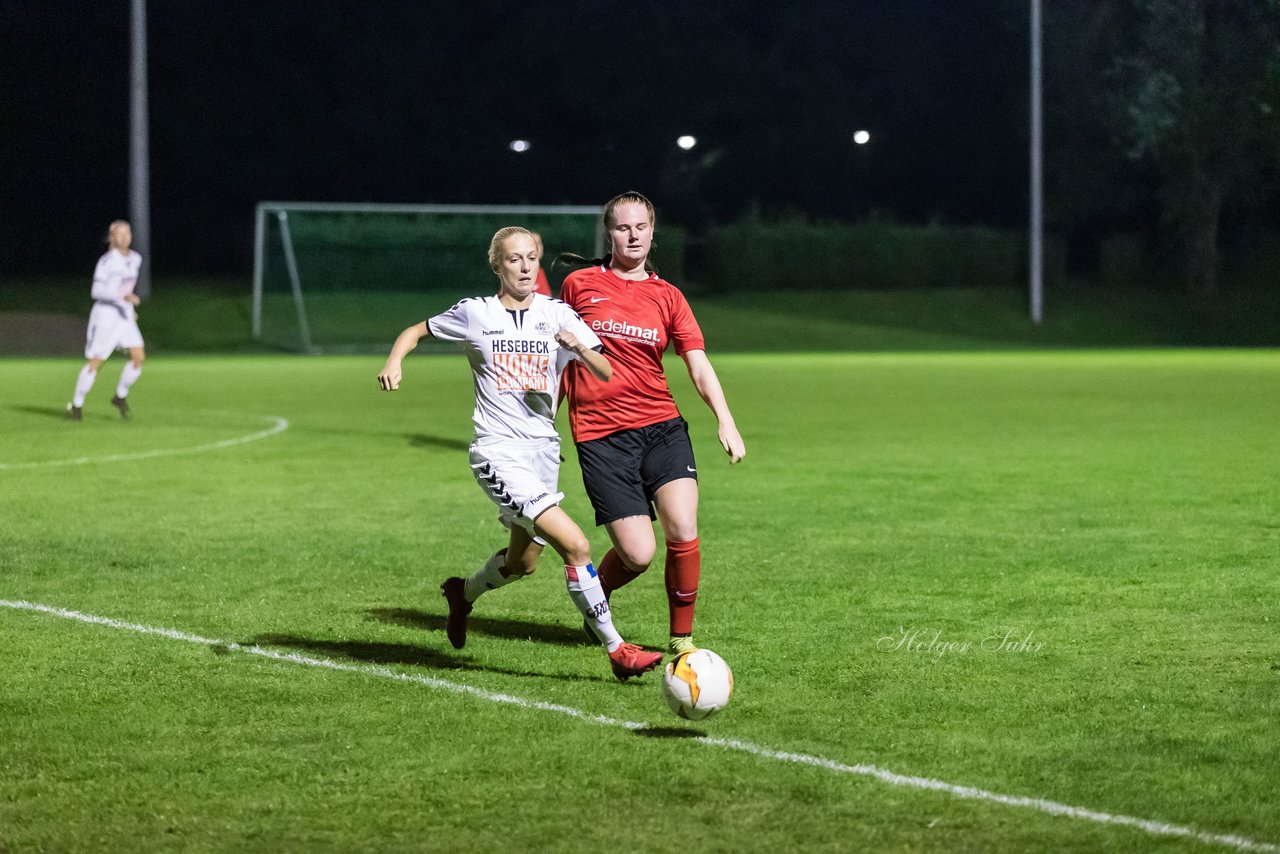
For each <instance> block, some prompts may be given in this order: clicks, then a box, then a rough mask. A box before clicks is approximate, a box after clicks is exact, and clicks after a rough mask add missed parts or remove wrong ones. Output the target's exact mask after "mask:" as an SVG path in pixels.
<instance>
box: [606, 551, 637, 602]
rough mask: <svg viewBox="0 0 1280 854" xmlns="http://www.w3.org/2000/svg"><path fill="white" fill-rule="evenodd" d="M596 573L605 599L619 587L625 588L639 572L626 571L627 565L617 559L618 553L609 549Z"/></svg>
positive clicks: (620, 559)
mask: <svg viewBox="0 0 1280 854" xmlns="http://www.w3.org/2000/svg"><path fill="white" fill-rule="evenodd" d="M596 572H597V573H598V574H599V576H600V586H601V587H603V588H604V595H605V596H606V597H607V596H608V595H609V594H611V593H612V592H613V591H615V590H617V589H618V588H619V587H626V586H627V585H628V584H630V583H631V582H633V581H635V580H636V579H637V578H639V577H640V573H639V572H632V571H631V570H629V569H627V565H626V564H625V563H623V562H622V558H620V557H618V552H617V551H616V550H615V549H609V551H608V552H607V553H606V554H605V556H604V557H602V558H601V559H600V565H599V566H597V567H596Z"/></svg>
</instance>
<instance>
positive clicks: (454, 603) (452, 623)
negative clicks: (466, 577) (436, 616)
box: [440, 576, 471, 649]
mask: <svg viewBox="0 0 1280 854" xmlns="http://www.w3.org/2000/svg"><path fill="white" fill-rule="evenodd" d="M465 587H466V582H465V581H463V580H462V579H461V578H458V577H457V576H454V577H453V578H446V579H445V580H444V584H441V585H440V593H441V594H442V595H443V596H444V601H446V602H448V603H449V616H448V618H447V619H446V620H445V623H444V633H445V635H446V636H447V637H448V638H449V643H451V644H453V648H454V649H462V648H463V647H464V646H466V645H467V617H468V616H470V615H471V603H470V602H468V601H467V597H466V596H465V595H463V589H464V588H465Z"/></svg>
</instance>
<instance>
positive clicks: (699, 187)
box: [0, 0, 1027, 275]
mask: <svg viewBox="0 0 1280 854" xmlns="http://www.w3.org/2000/svg"><path fill="white" fill-rule="evenodd" d="M149 5H150V7H151V8H150V9H149V15H150V18H149V28H150V32H149V36H150V38H149V51H150V57H149V58H150V96H151V98H150V111H151V163H152V167H151V168H152V172H151V187H152V257H153V259H154V262H155V268H154V269H155V271H156V272H157V273H158V274H164V273H211V274H235V275H243V274H246V273H247V271H248V269H249V263H250V254H251V244H252V220H253V206H254V204H255V203H256V202H258V201H260V200H264V199H273V200H308V201H372V202H422V203H427V202H460V203H468V202H469V203H490V204H501V203H510V204H515V203H528V204H559V203H572V204H591V205H598V204H601V203H602V202H604V201H605V200H606V199H608V198H609V197H610V196H612V195H614V194H616V193H618V192H621V191H623V190H627V189H636V190H639V191H641V192H644V193H646V194H647V195H649V196H650V197H651V198H653V199H654V201H655V202H656V203H657V204H658V207H659V213H660V216H663V217H665V218H667V219H668V220H671V221H678V222H682V223H685V224H687V225H688V226H689V227H690V228H692V229H694V230H695V231H696V230H697V229H698V228H701V227H703V226H705V225H706V224H708V223H712V222H717V221H727V220H731V219H733V218H735V217H737V216H739V215H741V214H742V213H743V212H744V211H748V210H752V209H755V210H759V211H761V212H762V213H765V214H775V213H787V212H795V213H801V214H805V215H808V216H812V217H819V218H837V219H854V218H857V217H861V216H865V215H867V214H868V213H871V212H881V213H884V214H886V215H889V216H893V217H895V218H898V219H901V220H905V221H910V222H919V221H928V220H931V219H940V220H943V221H948V222H960V223H968V222H984V223H989V224H993V225H1019V224H1020V223H1022V222H1023V221H1025V216H1026V201H1025V199H1026V189H1025V188H1026V180H1027V179H1026V176H1027V171H1026V165H1025V163H1026V144H1027V143H1026V140H1027V136H1026V123H1027V106H1026V99H1027V35H1026V22H1025V8H1024V7H1025V3H1014V2H1001V1H1000V0H986V1H985V2H976V1H975V2H944V0H895V2H884V0H875V2H869V0H836V2H794V3H766V2H739V3H705V2H687V1H686V2H680V0H671V2H632V3H610V2H603V0H565V1H564V2H522V3H517V2H509V0H487V2H485V0H472V2H391V0H381V1H380V2H367V3H336V2H333V3H331V2H314V0H312V2H299V0H269V2H264V0H252V1H251V2H250V0H216V2H215V0H184V2H181V3H160V2H152V3H150V4H149ZM0 28H2V29H0V44H3V45H4V55H5V56H4V59H3V60H2V61H0V74H3V77H4V79H3V87H2V88H3V91H4V92H5V96H6V97H5V100H6V101H7V102H8V104H7V106H6V109H5V110H4V113H5V116H4V119H3V121H4V128H3V140H2V141H0V146H2V147H0V157H2V158H3V160H2V161H0V165H2V166H3V170H4V175H5V178H4V194H3V195H4V206H5V210H6V217H5V219H6V221H7V223H8V225H9V240H8V241H6V242H5V245H4V248H3V249H0V274H14V273H32V272H73V273H74V272H83V271H84V270H85V269H87V267H88V266H90V265H91V264H92V260H93V259H94V258H95V257H96V255H97V254H98V252H99V251H100V240H101V237H102V234H103V232H104V228H105V225H106V223H107V222H108V221H109V220H111V219H113V218H116V217H121V216H127V215H128V174H127V163H128V122H129V102H128V73H129V45H128V34H129V4H128V2H127V0H109V2H100V3H85V2H82V0H41V2H23V1H22V0H0ZM861 128H865V129H867V130H869V131H870V132H871V134H872V141H871V144H869V145H867V146H855V145H854V144H853V143H852V141H851V136H852V133H853V131H855V130H858V129H861ZM680 134H692V135H694V136H696V137H697V139H698V141H699V144H698V146H697V147H696V148H695V149H694V150H693V151H691V152H683V151H681V150H680V149H679V148H677V147H676V145H675V139H676V137H677V136H679V135H680ZM517 138H520V139H527V140H529V141H530V143H531V148H530V150H529V151H528V152H526V153H524V154H515V153H513V152H511V151H510V150H509V149H508V147H507V146H508V143H509V142H510V141H511V140H513V139H517Z"/></svg>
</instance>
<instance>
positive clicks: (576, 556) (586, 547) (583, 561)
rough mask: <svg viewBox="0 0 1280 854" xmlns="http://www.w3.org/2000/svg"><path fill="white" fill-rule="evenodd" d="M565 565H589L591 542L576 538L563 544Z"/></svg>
mask: <svg viewBox="0 0 1280 854" xmlns="http://www.w3.org/2000/svg"><path fill="white" fill-rule="evenodd" d="M564 560H565V563H568V564H571V565H573V566H586V565H587V564H589V563H591V541H590V540H588V539H587V538H586V537H585V536H584V537H576V538H574V539H573V540H570V541H569V542H567V543H565V544H564Z"/></svg>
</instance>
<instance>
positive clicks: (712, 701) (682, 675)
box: [662, 649, 733, 721]
mask: <svg viewBox="0 0 1280 854" xmlns="http://www.w3.org/2000/svg"><path fill="white" fill-rule="evenodd" d="M662 696H663V697H664V698H665V699H666V701H667V705H668V706H670V707H671V711H673V712H675V713H676V714H677V715H678V716H680V717H682V718H684V719H685V720H689V721H700V720H703V719H704V718H709V717H711V716H712V715H714V714H715V713H716V712H718V711H720V710H721V709H723V708H724V707H725V706H727V705H729V698H730V697H732V696H733V671H731V670H730V669H729V665H727V664H725V663H724V659H723V658H721V657H720V656H718V655H716V654H715V653H714V652H712V651H711V650H709V649H695V650H693V651H692V652H684V653H681V654H680V655H677V656H676V657H675V658H673V659H672V660H671V661H670V662H668V663H667V667H666V670H665V671H663V674H662Z"/></svg>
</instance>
